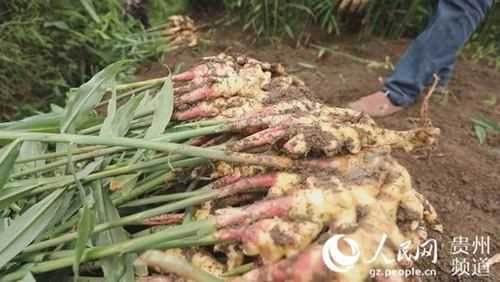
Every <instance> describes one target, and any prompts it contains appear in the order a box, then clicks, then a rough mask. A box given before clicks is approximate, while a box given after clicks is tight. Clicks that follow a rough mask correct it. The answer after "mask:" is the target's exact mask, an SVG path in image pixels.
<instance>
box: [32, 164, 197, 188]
mask: <svg viewBox="0 0 500 282" xmlns="http://www.w3.org/2000/svg"><path fill="white" fill-rule="evenodd" d="M175 157H176V158H174V159H172V157H164V158H161V159H157V160H152V161H148V162H142V163H138V164H134V165H131V166H125V167H119V168H115V169H110V170H105V171H101V172H96V173H93V174H90V175H88V176H87V177H84V178H82V179H80V181H82V182H92V181H95V180H100V179H104V178H108V177H113V176H118V175H124V174H130V173H134V172H137V171H138V170H141V169H146V168H150V167H155V169H165V168H167V169H168V168H178V167H193V166H198V165H201V164H205V163H206V162H207V160H206V159H203V158H188V159H184V160H178V161H175V160H176V159H181V158H182V156H179V155H175ZM171 161H174V162H171ZM161 164H164V165H165V164H166V166H160V165H161ZM74 183H75V179H73V178H69V179H68V180H66V181H61V182H55V183H51V184H48V185H46V186H42V187H38V188H35V189H33V190H31V191H30V192H29V195H37V194H40V193H43V192H46V191H50V190H54V189H58V188H61V187H64V186H68V185H72V184H74Z"/></svg>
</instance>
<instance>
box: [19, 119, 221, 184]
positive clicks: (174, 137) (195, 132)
mask: <svg viewBox="0 0 500 282" xmlns="http://www.w3.org/2000/svg"><path fill="white" fill-rule="evenodd" d="M228 130H229V126H228V125H217V126H209V127H204V128H197V129H192V130H185V131H181V132H176V133H170V134H165V135H163V136H161V137H159V138H156V139H155V141H169V142H176V141H182V140H185V139H189V138H194V137H199V136H205V135H208V134H217V133H221V132H225V131H228ZM92 148H97V149H96V151H91V152H88V153H85V154H81V155H77V156H75V157H74V158H73V161H74V162H78V161H83V160H87V159H91V158H97V157H102V156H107V155H112V154H116V153H121V152H123V151H126V150H129V149H130V148H120V147H118V148H106V149H103V148H102V147H92ZM58 155H59V153H58ZM60 155H61V156H62V155H64V153H62V154H60ZM66 155H67V153H66ZM67 164H68V161H67V160H65V159H63V160H60V161H55V162H52V163H49V164H46V165H44V166H39V167H35V168H32V169H28V170H25V171H22V172H19V173H16V174H13V175H12V176H11V178H19V177H23V176H26V175H30V174H33V173H39V172H42V171H48V170H51V169H53V168H56V167H60V166H64V165H67Z"/></svg>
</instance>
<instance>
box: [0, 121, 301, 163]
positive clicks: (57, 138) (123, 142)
mask: <svg viewBox="0 0 500 282" xmlns="http://www.w3.org/2000/svg"><path fill="white" fill-rule="evenodd" d="M2 139H4V140H15V139H22V140H24V141H41V142H56V143H57V142H58V143H70V144H80V145H107V146H121V147H131V148H140V149H149V150H155V151H164V152H170V153H178V154H183V155H187V156H193V157H203V158H207V159H214V160H220V161H227V162H236V163H244V164H253V165H264V166H270V167H276V168H290V167H291V166H292V165H293V164H294V162H293V161H292V160H291V159H288V158H283V157H275V156H254V155H252V154H246V153H232V152H225V151H221V150H214V149H207V148H200V147H196V146H190V145H185V144H176V143H170V142H155V141H147V140H137V139H131V138H123V137H99V136H86V135H73V134H51V133H45V134H44V133H30V132H17V131H6V130H0V140H2Z"/></svg>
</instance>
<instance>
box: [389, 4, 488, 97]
mask: <svg viewBox="0 0 500 282" xmlns="http://www.w3.org/2000/svg"><path fill="white" fill-rule="evenodd" d="M490 6H491V0H440V1H439V4H438V7H437V9H436V12H435V13H436V14H435V18H434V21H433V23H432V24H431V25H429V26H428V28H427V29H426V30H425V31H424V32H423V33H422V34H420V35H419V36H418V37H417V39H416V40H415V41H414V42H413V43H412V45H411V46H410V47H409V48H408V50H407V51H406V53H405V54H404V55H403V57H402V58H401V60H400V62H399V64H398V65H397V66H396V70H395V71H394V73H393V75H392V76H390V77H389V78H388V79H387V80H386V82H385V90H386V91H387V92H388V97H389V99H390V100H391V102H392V103H393V104H395V105H397V106H408V105H410V104H412V103H413V102H414V101H415V99H416V98H417V97H418V95H420V93H421V92H422V90H423V89H424V87H426V86H427V85H428V84H429V82H430V81H432V76H433V74H434V73H438V74H441V75H442V76H444V77H443V82H446V83H447V81H448V80H449V78H450V75H451V71H452V69H453V64H454V62H455V59H456V56H457V53H458V51H459V50H460V48H462V47H463V46H464V44H465V43H466V42H467V40H468V39H469V38H470V36H471V34H472V33H473V32H474V30H475V29H476V28H477V26H478V25H479V23H480V22H481V20H482V19H483V18H484V16H485V14H486V11H487V9H488V8H489V7H490Z"/></svg>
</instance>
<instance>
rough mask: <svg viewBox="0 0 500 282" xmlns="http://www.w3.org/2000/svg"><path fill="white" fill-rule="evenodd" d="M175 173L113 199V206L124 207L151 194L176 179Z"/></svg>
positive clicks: (152, 180) (160, 176) (148, 182)
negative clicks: (127, 203) (144, 195)
mask: <svg viewBox="0 0 500 282" xmlns="http://www.w3.org/2000/svg"><path fill="white" fill-rule="evenodd" d="M175 177H176V176H175V173H173V172H171V171H170V172H167V173H165V174H161V175H159V176H157V177H155V178H153V179H151V180H149V181H147V182H145V183H143V184H141V185H139V186H137V187H135V188H134V189H133V190H132V191H130V192H129V193H127V194H123V195H120V196H119V197H117V198H115V199H113V205H115V206H122V205H123V204H124V203H126V202H128V201H130V200H132V199H135V198H137V197H139V196H141V195H143V194H146V193H148V192H151V191H152V190H153V189H154V188H156V187H158V186H160V185H162V184H164V183H166V182H169V181H173V180H174V179H175ZM125 206H126V205H125Z"/></svg>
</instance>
